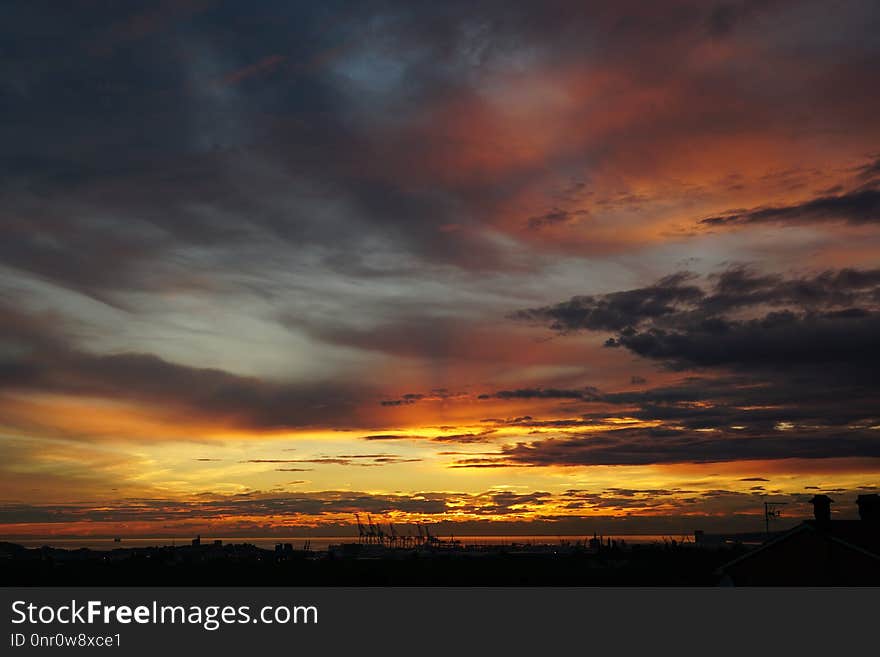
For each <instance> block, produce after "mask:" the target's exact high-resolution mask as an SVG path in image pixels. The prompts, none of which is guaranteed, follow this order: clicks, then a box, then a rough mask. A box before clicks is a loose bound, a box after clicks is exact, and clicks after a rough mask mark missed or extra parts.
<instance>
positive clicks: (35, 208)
mask: <svg viewBox="0 0 880 657" xmlns="http://www.w3.org/2000/svg"><path fill="white" fill-rule="evenodd" d="M775 4H776V3H723V4H718V5H712V6H707V5H705V4H704V3H700V2H676V3H671V4H668V5H667V4H665V3H657V4H656V6H655V5H653V4H652V5H651V6H650V7H646V6H644V5H643V4H629V3H622V4H621V5H620V6H617V5H615V6H614V7H609V6H608V5H607V4H606V3H593V2H559V3H555V4H554V5H553V8H552V10H547V8H545V7H542V6H540V5H536V4H534V3H531V2H497V1H495V0H487V1H484V2H476V3H474V2H447V3H443V5H442V6H440V5H437V4H433V5H426V4H422V3H403V2H390V3H388V2H365V3H358V4H357V5H351V4H350V3H343V2H332V1H331V2H324V3H321V4H320V5H315V4H309V3H283V2H277V1H271V2H264V3H260V4H259V6H256V7H248V8H247V9H244V8H243V7H240V6H236V5H234V4H230V3H220V2H210V1H208V0H206V1H204V2H201V1H184V2H178V3H161V5H159V6H157V8H144V7H132V6H129V5H125V6H122V5H120V4H118V3H117V4H113V5H112V6H111V5H108V4H106V3H99V4H89V3H85V4H84V3H74V4H70V3H68V4H64V5H59V4H58V3H45V2H28V3H25V4H19V5H17V6H14V7H13V6H12V5H9V6H7V7H4V9H3V10H2V14H0V18H2V20H0V26H2V27H0V30H2V34H0V36H2V42H3V44H4V46H3V57H2V58H0V73H2V75H0V79H2V82H0V93H2V104H0V106H2V108H3V110H2V111H3V121H0V142H2V143H3V146H4V147H3V149H2V153H0V180H2V181H3V183H2V184H0V197H2V201H3V207H4V234H3V239H2V240H0V263H4V264H6V265H9V266H11V267H14V268H16V269H19V270H23V271H26V272H28V273H30V274H31V275H36V276H39V277H42V278H46V279H49V280H52V281H54V282H57V283H60V284H62V285H64V286H67V287H73V288H76V289H78V290H81V291H84V292H86V293H88V294H91V295H93V296H96V297H98V298H101V299H105V300H106V299H107V293H108V291H114V292H118V291H120V290H131V289H137V290H141V289H155V288H161V287H163V286H165V285H169V284H170V283H169V281H173V280H175V279H179V278H180V277H181V273H183V272H186V271H191V270H192V269H193V268H204V269H209V270H210V269H211V268H218V269H219V268H225V269H227V270H228V269H234V268H236V267H241V268H244V267H246V266H247V263H248V262H249V260H248V257H247V253H246V251H247V249H244V250H242V249H240V248H239V247H240V246H242V245H248V246H251V247H253V249H254V250H256V251H261V252H263V253H264V254H265V253H268V252H270V251H273V248H274V249H275V251H273V252H277V253H278V258H279V259H280V260H284V259H285V257H289V255H290V254H291V253H301V252H303V251H308V252H309V253H312V254H316V255H318V256H319V257H320V258H322V259H323V261H324V263H325V264H326V265H327V266H328V267H330V268H331V269H334V270H339V271H341V272H344V273H349V274H356V275H358V276H361V277H366V276H380V275H387V271H388V270H389V269H396V270H409V271H418V268H419V265H420V264H421V263H422V262H424V261H428V262H430V263H443V264H451V265H454V266H459V267H466V268H472V269H477V270H482V269H488V268H502V267H508V266H513V265H512V260H511V258H510V255H509V254H508V253H506V252H505V250H504V249H502V248H500V247H499V246H498V245H497V242H496V241H494V240H492V239H487V238H486V236H485V235H484V234H483V233H482V232H481V229H482V228H483V227H484V223H485V222H486V218H485V217H481V216H479V215H480V210H481V209H485V206H486V205H487V204H489V205H491V204H492V203H493V202H494V201H495V200H497V199H498V198H505V197H508V196H509V195H511V193H513V192H516V191H517V190H518V189H519V188H520V187H521V186H522V185H523V181H525V180H527V179H529V178H530V174H534V175H537V174H538V173H544V172H545V171H546V170H548V169H549V168H551V167H552V166H553V165H554V164H556V163H560V164H561V165H563V166H565V167H566V169H567V168H569V167H570V166H572V165H574V164H584V163H586V164H590V165H592V164H593V160H594V159H595V157H596V155H595V153H596V152H600V151H607V152H609V153H612V152H616V150H617V149H616V147H615V145H614V144H612V143H602V144H598V145H596V146H595V147H591V148H584V150H585V151H587V152H585V153H581V154H579V155H577V156H574V155H572V154H571V153H562V154H557V153H549V154H548V157H547V158H539V163H538V164H535V163H533V164H531V165H528V168H527V169H523V168H522V167H519V165H518V167H519V168H517V169H515V170H514V171H510V172H508V171H506V170H502V171H500V172H498V173H497V175H492V173H493V172H491V171H490V172H488V174H486V175H480V174H481V173H482V172H481V171H480V170H479V166H478V167H477V169H478V170H477V171H476V172H475V173H476V174H478V175H477V180H474V179H472V176H470V175H468V174H469V173H470V171H465V174H464V175H458V174H456V172H457V171H458V169H459V168H460V166H459V165H460V163H459V162H458V161H457V159H456V153H459V152H461V151H467V152H471V151H474V150H476V151H480V152H482V151H483V150H492V151H494V150H505V149H506V148H508V147H509V146H512V150H513V151H516V150H517V149H518V147H517V146H516V145H515V144H514V145H510V144H503V143H502V144H496V143H494V142H491V143H489V144H486V143H483V142H481V141H480V137H481V135H476V138H473V137H471V138H470V141H471V142H472V143H466V144H463V145H462V144H459V143H458V142H459V139H458V135H451V136H450V135H449V134H447V128H448V126H441V127H440V128H439V129H438V131H437V133H436V134H435V133H433V132H432V131H431V127H432V125H433V123H434V122H433V120H432V119H433V118H434V117H435V114H434V112H435V111H437V108H438V106H439V107H444V106H445V105H444V103H448V101H449V99H465V100H466V99H473V98H475V97H478V96H479V94H480V93H481V92H482V91H483V88H484V86H485V84H484V82H485V80H486V77H487V76H488V75H489V74H490V73H492V72H493V71H502V72H503V71H509V70H515V69H516V66H517V62H519V61H520V60H521V59H522V58H523V57H526V58H527V59H528V58H533V59H534V60H535V63H536V66H538V67H539V68H540V70H546V71H553V70H564V69H565V68H566V67H570V66H571V64H572V62H592V61H594V58H595V60H596V61H598V62H600V63H603V64H604V63H608V64H610V66H611V67H612V68H613V69H614V71H615V74H614V76H615V77H620V78H622V79H632V80H633V81H634V83H636V84H639V83H641V82H648V83H650V84H649V86H654V87H656V86H658V85H663V86H665V87H666V88H678V87H679V86H681V88H682V89H683V90H684V91H683V93H684V94H685V95H686V96H687V94H690V93H693V94H694V95H699V96H700V97H702V96H704V95H705V93H706V92H707V86H713V85H708V84H707V81H706V80H704V79H702V78H701V77H700V76H699V75H696V76H693V77H692V78H688V79H686V80H683V81H682V84H679V81H678V80H675V79H672V80H671V79H670V77H669V76H670V71H684V70H685V69H687V68H688V66H686V64H687V62H689V61H690V58H691V57H692V55H693V53H692V50H691V47H692V46H693V45H694V44H696V43H700V42H701V41H703V40H705V39H707V38H709V39H717V38H719V37H721V36H723V37H725V38H731V37H732V35H735V34H736V33H737V32H738V30H739V29H741V28H748V27H749V26H750V24H751V25H752V27H754V22H755V21H756V20H757V19H758V18H760V17H765V16H767V15H768V14H769V15H770V17H771V18H773V19H778V18H779V17H778V16H776V15H774V14H773V11H775V10H776V7H775ZM861 12H862V8H861V6H860V5H858V4H856V6H854V7H853V13H854V15H855V16H859V15H860V13H861ZM502 17H503V18H502ZM783 18H785V15H784V14H783ZM851 22H852V21H851ZM862 24H864V27H863V29H864V30H865V31H867V32H868V33H870V32H869V30H870V29H871V24H870V23H869V22H862V23H858V24H857V25H862ZM851 29H852V28H851ZM856 36H858V35H856ZM750 43H751V42H750ZM811 43H812V41H811ZM847 44H848V46H849V48H848V49H847V53H850V49H852V50H853V51H854V52H852V53H850V54H849V55H848V56H849V57H850V58H852V59H859V58H860V59H859V62H860V63H861V65H862V66H863V67H864V68H865V69H866V70H867V71H869V72H872V71H873V70H874V68H876V67H873V66H871V64H872V63H873V62H874V59H875V57H876V55H875V53H874V52H873V51H872V50H871V49H870V48H866V47H865V46H864V45H862V44H861V42H860V41H859V40H858V38H852V39H849V40H848V41H847ZM816 50H817V52H815V53H812V52H811V53H810V54H811V56H813V57H814V58H816V59H817V60H818V61H819V63H820V64H822V65H823V67H822V68H821V71H822V74H823V75H827V74H828V73H827V71H826V70H825V69H826V68H827V67H829V66H831V65H833V64H836V63H837V60H838V58H840V57H843V55H841V54H840V52H839V49H838V50H835V49H834V48H833V42H832V45H831V46H825V45H824V42H822V43H820V44H819V47H817V48H816ZM829 52H830V53H831V54H829ZM597 56H598V57H597ZM782 61H784V62H787V61H788V60H782ZM843 61H844V62H845V63H846V62H847V61H848V60H847V59H845V58H844V60H843ZM771 64H772V63H771ZM786 65H787V64H786ZM803 68H804V69H805V70H812V69H810V67H808V66H804V67H803ZM832 68H833V67H832ZM731 70H732V69H731ZM771 70H772V66H771ZM835 70H836V69H835ZM848 70H850V71H855V70H856V68H855V67H849V68H848ZM717 72H718V73H719V74H723V76H730V75H731V73H730V71H728V70H727V69H725V70H723V71H717ZM599 73H600V76H599V77H601V73H602V72H601V71H599ZM872 79H873V78H870V77H868V80H872ZM736 81H737V79H736V78H733V79H732V80H731V79H729V78H728V77H723V79H722V80H720V81H719V82H718V83H717V86H718V87H719V88H721V89H723V93H724V96H725V98H726V97H727V95H728V90H729V88H731V86H734V85H733V83H735V82H736ZM669 82H672V83H673V84H668V83H669ZM810 82H813V78H812V77H811V78H810ZM736 86H737V88H738V89H739V90H740V97H741V102H744V103H746V106H747V108H748V109H752V110H754V109H756V108H758V109H760V108H762V107H765V106H766V105H767V104H768V103H767V102H766V98H764V97H763V93H764V92H763V91H762V90H761V89H760V85H755V86H756V87H757V88H756V89H755V90H754V94H753V95H754V97H752V94H746V90H750V91H751V90H752V86H751V85H744V84H738V85H736ZM806 86H807V87H808V88H809V89H812V88H813V86H812V85H806ZM850 86H853V87H858V86H861V87H862V88H865V89H868V88H869V87H870V85H869V84H862V85H858V84H851V85H850ZM746 95H749V98H745V96H746ZM794 97H795V98H796V101H797V102H800V103H802V102H803V94H794ZM624 98H625V96H624ZM682 100H683V102H681V103H678V104H676V103H672V106H673V107H687V106H688V105H689V103H688V102H686V101H687V97H685V98H684V99H682ZM810 100H811V101H814V100H815V99H813V98H812V97H811V98H810ZM860 100H861V102H860V107H865V108H866V110H865V111H866V112H870V109H871V108H872V107H873V106H874V105H872V103H871V102H866V101H872V98H871V97H870V95H869V94H867V93H866V94H864V98H860ZM719 105H722V104H719ZM725 105H726V103H725V104H723V105H722V106H725ZM786 108H787V106H785V107H783V108H782V110H780V112H782V113H784V116H785V118H786V120H789V119H790V116H791V113H790V112H788V111H786ZM697 111H699V108H697ZM839 111H840V110H839V108H837V106H836V105H834V104H831V107H830V108H828V109H827V112H828V114H829V116H831V117H832V118H833V119H835V120H836V121H837V122H838V123H840V122H841V120H840V119H838V116H837V113H838V112H839ZM743 115H744V118H743ZM59 117H61V118H59ZM388 117H394V119H395V120H396V121H397V124H393V122H392V121H389V120H388ZM712 117H713V123H712V131H713V132H715V131H717V125H716V123H715V122H714V121H715V120H717V121H720V122H722V123H724V124H725V125H727V123H731V124H732V125H733V126H734V127H735V126H736V125H738V122H739V121H744V122H746V123H748V124H751V123H754V120H753V117H752V116H751V115H749V114H748V113H747V112H746V113H743V112H741V111H740V108H739V106H737V108H736V112H735V113H733V115H727V114H724V115H722V116H716V115H715V114H712ZM646 118H647V120H648V121H649V123H648V124H646V125H638V126H636V128H637V129H636V130H635V131H634V134H635V135H636V136H637V137H638V138H639V139H641V138H642V136H643V135H648V134H649V133H651V132H653V130H652V128H656V127H657V126H655V125H652V124H651V123H650V121H651V120H652V119H651V116H647V117H646ZM762 118H763V114H762ZM663 121H664V123H662V124H661V127H662V128H664V130H668V129H669V128H670V127H671V128H673V129H675V126H668V125H666V123H665V119H663ZM412 125H415V126H417V128H415V129H413V130H410V129H409V128H408V127H407V126H412ZM693 127H694V126H693V123H692V122H690V123H689V124H688V125H687V129H688V130H691V129H693ZM465 137H466V139H465V140H466V141H468V139H467V135H465ZM449 144H452V145H453V146H452V147H453V149H454V153H453V154H452V155H451V156H450V157H449V158H446V157H445V156H444V155H443V153H441V155H440V157H439V159H440V162H439V164H436V165H435V166H428V165H425V164H423V160H424V159H425V157H424V156H425V154H426V153H430V152H433V151H435V150H438V149H435V148H433V147H434V146H438V147H443V148H446V147H447V146H448V145H449ZM462 146H464V148H463V147H462ZM499 146H500V149H499ZM562 150H564V149H562ZM447 159H448V160H449V161H446V160H447ZM612 159H613V158H612ZM477 160H478V161H479V162H482V160H483V157H482V155H480V156H479V157H478V158H477ZM479 162H478V164H479ZM581 212H583V211H582V210H572V209H567V208H555V207H554V208H553V209H552V210H550V211H549V212H546V213H544V214H537V215H534V216H532V217H531V219H527V220H526V221H527V224H529V225H531V226H532V227H542V228H543V227H547V226H551V225H558V224H560V223H567V222H571V221H572V220H573V219H574V218H577V216H578V213H581ZM519 223H521V222H519ZM365 237H369V238H371V239H373V240H375V241H377V242H382V243H387V245H388V249H389V251H390V252H391V254H389V255H388V256H387V257H386V258H385V265H384V267H383V268H376V267H375V266H374V265H371V264H369V263H368V261H367V260H368V259H367V258H366V257H365V252H364V249H363V248H362V246H363V244H364V238H365ZM205 250H209V251H212V252H214V251H216V252H218V253H215V256H216V258H217V261H215V262H212V263H210V264H205V263H204V262H201V261H198V260H197V257H196V254H199V255H204V253H205ZM242 251H245V253H243V252H242ZM413 260H416V261H418V262H415V263H414V262H413ZM178 284H179V281H178Z"/></svg>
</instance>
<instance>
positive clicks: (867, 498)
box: [856, 493, 880, 523]
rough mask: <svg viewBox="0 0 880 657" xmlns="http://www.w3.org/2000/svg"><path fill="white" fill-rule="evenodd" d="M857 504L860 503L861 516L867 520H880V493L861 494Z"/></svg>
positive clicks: (875, 521)
mask: <svg viewBox="0 0 880 657" xmlns="http://www.w3.org/2000/svg"><path fill="white" fill-rule="evenodd" d="M856 504H858V505H859V518H861V519H862V520H864V521H865V522H874V523H877V522H880V495H878V494H877V493H871V494H870V495H859V497H858V498H857V499H856Z"/></svg>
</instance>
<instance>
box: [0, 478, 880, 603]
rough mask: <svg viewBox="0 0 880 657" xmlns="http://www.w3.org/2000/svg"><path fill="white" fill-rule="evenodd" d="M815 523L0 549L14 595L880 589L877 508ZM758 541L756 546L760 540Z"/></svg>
mask: <svg viewBox="0 0 880 657" xmlns="http://www.w3.org/2000/svg"><path fill="white" fill-rule="evenodd" d="M812 502H813V507H814V518H813V519H811V520H807V521H804V522H802V523H801V524H799V525H797V526H796V527H794V528H792V529H790V530H788V531H785V532H777V533H774V534H769V533H768V534H766V535H764V536H761V535H754V534H753V535H748V534H739V535H731V536H718V535H714V536H713V535H706V534H704V533H703V532H695V535H694V538H693V540H682V541H675V540H666V541H663V542H656V543H651V544H642V545H630V544H627V543H626V542H624V541H620V540H615V539H611V538H602V537H595V536H594V537H593V538H592V539H583V540H559V541H557V542H556V543H511V544H507V545H463V544H461V543H460V542H459V541H452V540H447V541H444V540H441V539H439V538H436V537H434V536H431V535H430V534H429V533H427V532H426V534H425V536H424V537H423V540H420V541H418V542H415V543H400V542H397V541H390V540H387V539H385V538H377V537H375V536H374V535H372V534H369V535H365V536H362V537H361V540H360V541H358V542H350V543H340V544H337V545H331V546H329V547H328V549H326V550H314V551H313V550H311V549H309V546H308V544H307V543H306V544H304V545H303V546H302V548H301V549H297V548H295V546H294V545H293V544H291V543H279V544H277V545H276V546H275V549H274V550H268V549H263V548H260V547H257V546H255V545H252V544H248V543H239V544H234V543H232V544H224V543H222V542H221V541H219V540H218V541H205V542H203V541H201V539H200V538H196V539H194V540H193V541H192V543H191V544H190V545H184V546H174V547H172V546H156V547H144V548H118V549H115V550H91V549H88V548H80V549H77V550H63V549H58V548H53V547H50V546H43V547H40V548H32V549H27V548H25V547H22V546H20V545H17V544H15V543H0V577H2V582H3V583H4V584H5V585H12V586H16V585H17V586H39V585H51V586H85V585H91V586H98V585H101V586H117V585H118V586H148V585H149V586H229V585H248V586H719V585H720V586H749V585H759V586H877V585H880V514H878V496H877V495H876V494H872V495H863V496H860V497H859V499H858V506H859V512H860V518H859V519H858V520H832V519H831V511H830V502H831V500H830V498H828V497H826V496H824V495H816V496H815V497H814V498H813V500H812ZM762 539H763V540H762Z"/></svg>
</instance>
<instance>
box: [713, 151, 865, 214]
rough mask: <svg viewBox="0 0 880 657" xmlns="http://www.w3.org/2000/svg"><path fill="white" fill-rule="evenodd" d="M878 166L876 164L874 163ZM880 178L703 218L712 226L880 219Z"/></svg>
mask: <svg viewBox="0 0 880 657" xmlns="http://www.w3.org/2000/svg"><path fill="white" fill-rule="evenodd" d="M874 166H876V163H875V165H874ZM878 187H880V180H878V181H877V182H876V183H874V186H872V187H870V188H867V189H857V190H854V191H851V192H847V193H845V194H838V195H834V196H819V197H816V198H813V199H810V200H809V201H804V202H803V203H796V204H794V205H783V206H771V207H764V208H755V209H752V210H736V211H731V212H729V213H728V214H724V215H721V216H718V217H708V218H706V219H702V220H701V221H700V223H701V224H706V225H709V226H728V225H739V224H760V223H780V224H783V223H801V224H808V223H816V222H823V221H845V222H848V223H852V224H866V223H878V222H880V188H878Z"/></svg>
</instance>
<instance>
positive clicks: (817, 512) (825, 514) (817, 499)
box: [810, 495, 834, 525]
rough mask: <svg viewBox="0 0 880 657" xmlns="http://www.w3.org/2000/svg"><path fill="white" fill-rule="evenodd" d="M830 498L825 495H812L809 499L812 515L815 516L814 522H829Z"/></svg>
mask: <svg viewBox="0 0 880 657" xmlns="http://www.w3.org/2000/svg"><path fill="white" fill-rule="evenodd" d="M833 501H834V500H832V499H831V498H830V497H828V496H827V495H814V496H813V499H811V500H810V504H812V505H813V515H814V516H815V517H816V524H819V525H827V524H829V523H830V522H831V503H832V502H833Z"/></svg>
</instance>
